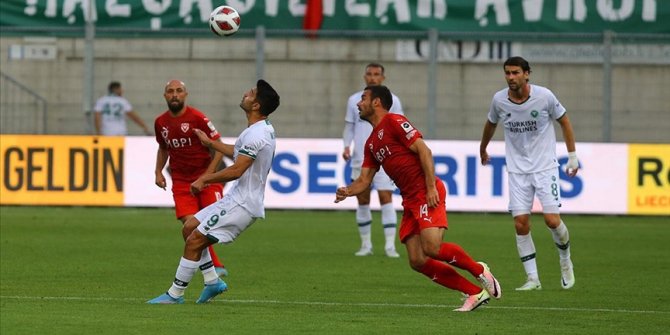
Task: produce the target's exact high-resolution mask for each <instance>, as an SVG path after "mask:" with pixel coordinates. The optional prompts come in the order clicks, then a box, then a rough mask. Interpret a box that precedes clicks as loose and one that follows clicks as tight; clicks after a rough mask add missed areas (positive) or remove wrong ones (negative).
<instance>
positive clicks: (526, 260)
mask: <svg viewBox="0 0 670 335" xmlns="http://www.w3.org/2000/svg"><path fill="white" fill-rule="evenodd" d="M516 248H517V250H518V251H519V257H520V258H521V262H522V263H523V268H524V269H525V270H526V274H527V275H528V278H529V279H536V280H539V276H538V273H537V262H536V261H535V243H533V237H532V236H531V234H530V232H529V233H528V235H516Z"/></svg>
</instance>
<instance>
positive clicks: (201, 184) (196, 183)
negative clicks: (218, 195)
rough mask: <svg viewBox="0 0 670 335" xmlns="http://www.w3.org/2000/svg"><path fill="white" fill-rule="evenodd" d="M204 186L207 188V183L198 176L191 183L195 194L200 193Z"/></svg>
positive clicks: (192, 191)
mask: <svg viewBox="0 0 670 335" xmlns="http://www.w3.org/2000/svg"><path fill="white" fill-rule="evenodd" d="M203 188H205V183H204V182H203V181H202V180H201V179H200V178H198V179H196V181H194V182H193V183H192V184H191V193H193V194H194V195H195V194H198V193H200V191H202V189H203Z"/></svg>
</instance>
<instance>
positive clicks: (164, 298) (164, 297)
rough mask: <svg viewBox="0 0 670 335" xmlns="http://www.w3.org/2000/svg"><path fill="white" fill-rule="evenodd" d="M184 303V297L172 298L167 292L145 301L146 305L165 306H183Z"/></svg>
mask: <svg viewBox="0 0 670 335" xmlns="http://www.w3.org/2000/svg"><path fill="white" fill-rule="evenodd" d="M183 303H184V297H179V298H176V299H175V298H173V297H171V296H170V295H169V294H167V292H165V293H163V294H161V295H159V296H157V297H155V298H153V299H151V300H149V301H147V304H165V305H171V304H183Z"/></svg>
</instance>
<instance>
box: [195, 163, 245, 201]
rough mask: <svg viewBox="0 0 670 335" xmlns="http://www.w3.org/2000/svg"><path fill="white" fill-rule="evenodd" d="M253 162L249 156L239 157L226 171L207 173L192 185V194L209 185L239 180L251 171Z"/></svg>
mask: <svg viewBox="0 0 670 335" xmlns="http://www.w3.org/2000/svg"><path fill="white" fill-rule="evenodd" d="M253 162H254V159H253V158H251V157H249V156H245V155H237V159H236V160H235V162H234V163H233V164H232V165H230V166H228V167H226V168H225V169H223V170H221V171H217V172H215V173H205V174H203V175H202V176H200V178H198V179H197V180H196V181H194V182H193V183H192V184H191V192H192V193H194V194H196V193H199V192H200V191H202V189H203V188H204V187H205V186H206V185H207V184H211V183H225V182H229V181H231V180H235V179H238V178H240V177H241V176H242V175H243V174H244V172H246V171H247V170H248V169H249V167H250V166H251V164H253Z"/></svg>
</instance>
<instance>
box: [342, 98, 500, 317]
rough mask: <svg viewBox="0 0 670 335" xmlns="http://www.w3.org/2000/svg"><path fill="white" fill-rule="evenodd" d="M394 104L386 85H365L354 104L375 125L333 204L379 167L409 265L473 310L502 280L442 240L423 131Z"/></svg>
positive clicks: (437, 183)
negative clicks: (389, 186) (397, 214)
mask: <svg viewBox="0 0 670 335" xmlns="http://www.w3.org/2000/svg"><path fill="white" fill-rule="evenodd" d="M392 104H393V100H392V96H391V92H390V91H389V89H388V88H387V87H386V86H368V87H366V88H365V90H364V91H363V95H362V96H361V100H360V101H359V102H358V110H359V111H360V117H361V119H364V120H366V121H368V122H370V123H371V124H372V126H373V127H374V129H373V130H372V133H371V134H370V137H369V138H368V140H367V141H366V142H365V156H364V158H363V168H362V170H361V175H360V177H358V179H356V180H355V181H354V182H352V183H351V184H350V185H349V186H346V187H340V188H338V189H337V192H336V195H335V202H340V201H342V200H344V199H346V198H347V197H349V196H355V195H357V194H359V193H361V192H363V191H364V190H366V189H367V188H368V187H370V183H371V182H372V178H373V177H374V175H375V173H377V170H379V167H380V166H381V167H383V168H384V170H385V171H386V173H387V174H388V175H389V177H391V179H393V181H394V182H395V184H396V186H397V187H398V189H399V190H400V195H401V196H402V199H403V202H402V205H403V210H404V213H403V216H402V222H401V223H400V233H399V235H400V241H401V242H402V243H403V244H404V245H405V248H407V255H408V256H409V264H410V266H411V267H412V269H414V270H415V271H417V272H420V273H422V274H424V275H425V276H427V277H428V278H431V279H432V280H433V281H434V282H436V283H438V284H440V285H442V286H446V287H448V288H451V289H454V290H458V291H461V292H463V293H464V294H465V295H467V299H466V300H465V303H464V304H463V306H462V307H461V308H458V309H456V311H461V312H468V311H471V310H474V309H475V308H477V307H479V306H481V305H482V304H485V303H487V302H488V301H489V298H490V296H494V297H495V298H500V296H501V293H502V291H501V289H500V284H499V283H498V281H497V280H496V279H495V277H493V274H491V271H490V270H489V268H488V266H487V265H486V264H485V263H482V262H475V261H474V260H473V259H472V258H471V257H470V255H468V254H467V253H466V252H465V251H464V250H463V248H461V247H460V246H459V245H458V244H455V243H449V242H444V241H443V238H444V231H445V230H446V229H447V210H446V207H445V198H446V189H445V186H444V183H443V182H442V181H441V180H440V179H439V178H437V177H436V176H435V167H434V162H433V154H432V152H431V151H430V148H428V146H427V145H426V143H425V142H424V140H423V135H421V132H419V130H418V129H416V128H414V126H413V125H412V124H411V123H410V122H409V120H407V118H406V117H405V116H403V115H400V114H393V113H389V108H391V105H392ZM452 266H455V267H458V268H461V269H464V270H466V271H468V272H470V273H471V274H472V275H473V276H474V277H475V278H477V280H479V281H480V282H481V284H482V286H483V287H484V288H483V289H482V288H481V287H479V286H477V285H475V284H473V283H471V282H470V281H468V280H467V279H466V278H465V277H463V276H461V275H460V274H459V273H458V272H457V271H456V270H455V269H454V268H453V267H452Z"/></svg>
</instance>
